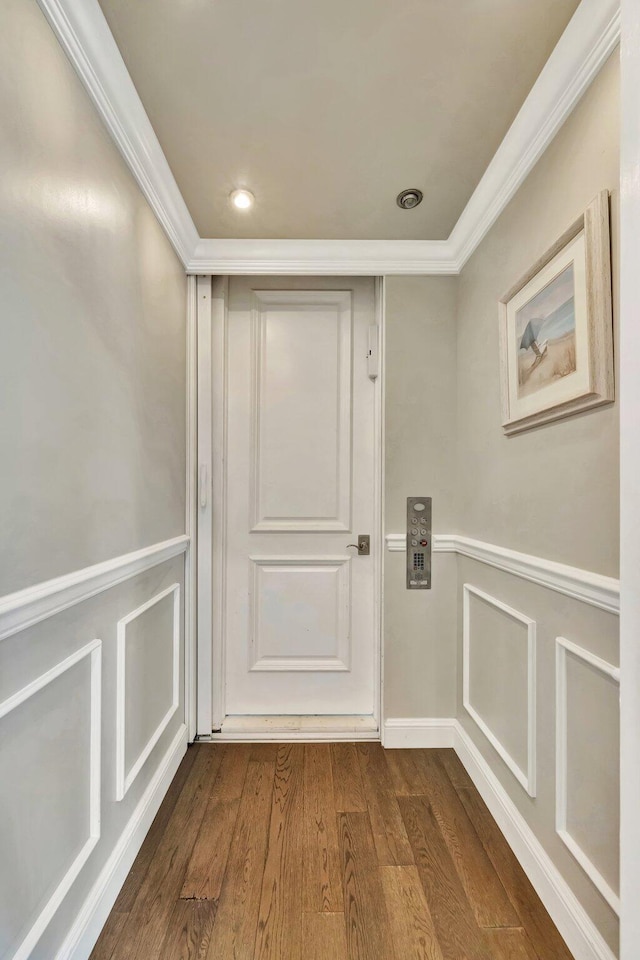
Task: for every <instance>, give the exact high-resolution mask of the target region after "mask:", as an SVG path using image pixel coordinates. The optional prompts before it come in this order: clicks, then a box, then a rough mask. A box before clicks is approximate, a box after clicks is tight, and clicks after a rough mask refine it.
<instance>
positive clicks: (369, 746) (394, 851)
mask: <svg viewBox="0 0 640 960" xmlns="http://www.w3.org/2000/svg"><path fill="white" fill-rule="evenodd" d="M358 760H359V763H360V771H361V773H362V782H363V784H364V791H365V797H366V800H367V809H368V812H369V818H370V820H371V829H372V831H373V839H374V842H375V845H376V851H377V854H378V863H379V864H380V865H381V866H391V867H394V866H410V865H411V864H412V863H413V853H412V850H411V845H410V843H409V840H408V838H407V832H406V830H405V826H404V823H403V820H402V816H401V814H400V808H399V807H398V799H397V797H396V795H395V791H394V789H393V782H392V780H391V774H390V773H389V768H388V767H387V762H386V760H385V758H384V752H383V749H382V747H381V746H380V744H379V743H362V744H359V745H358Z"/></svg>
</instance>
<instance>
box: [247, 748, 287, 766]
mask: <svg viewBox="0 0 640 960" xmlns="http://www.w3.org/2000/svg"><path fill="white" fill-rule="evenodd" d="M279 746H280V744H279V743H252V744H251V752H250V753H249V760H255V761H256V763H275V762H276V760H277V759H278V748H279Z"/></svg>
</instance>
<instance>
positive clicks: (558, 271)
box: [500, 190, 614, 435]
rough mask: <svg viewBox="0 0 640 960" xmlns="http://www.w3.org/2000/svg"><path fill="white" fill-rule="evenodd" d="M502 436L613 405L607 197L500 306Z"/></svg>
mask: <svg viewBox="0 0 640 960" xmlns="http://www.w3.org/2000/svg"><path fill="white" fill-rule="evenodd" d="M500 354H501V357H500V359H501V372H502V425H503V428H504V431H505V433H506V434H507V435H511V434H514V433H519V432H520V431H522V430H527V429H529V428H531V427H535V426H538V425H539V424H542V423H548V422H549V421H550V420H559V419H560V418H562V417H568V416H571V414H574V413H580V412H581V411H583V410H589V409H591V408H592V407H597V406H599V405H600V404H603V403H611V402H612V401H613V399H614V377H613V318H612V310H611V253H610V247H609V194H608V192H607V191H606V190H603V191H602V193H600V194H598V196H597V197H596V198H595V199H594V200H592V202H591V203H590V204H589V206H588V207H587V209H586V210H585V212H584V214H583V215H582V216H581V217H580V219H579V220H577V221H576V222H575V223H574V224H572V226H571V227H570V228H569V229H568V230H567V231H566V233H564V234H563V235H562V236H561V237H560V239H559V240H558V241H557V242H556V243H554V245H553V246H552V247H551V249H550V250H547V252H546V253H545V255H544V256H543V257H541V258H540V260H538V262H537V263H536V264H534V266H533V267H532V268H531V269H530V270H529V271H528V272H527V273H526V274H525V275H524V276H523V277H521V278H520V280H519V281H518V282H517V283H516V284H514V286H513V287H512V288H511V289H510V290H509V291H508V292H507V293H506V294H505V295H504V297H502V299H501V300H500Z"/></svg>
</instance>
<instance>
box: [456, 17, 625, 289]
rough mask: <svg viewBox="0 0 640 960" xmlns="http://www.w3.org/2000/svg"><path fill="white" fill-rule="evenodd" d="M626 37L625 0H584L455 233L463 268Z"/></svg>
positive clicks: (524, 104) (458, 261) (458, 255)
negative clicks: (622, 31)
mask: <svg viewBox="0 0 640 960" xmlns="http://www.w3.org/2000/svg"><path fill="white" fill-rule="evenodd" d="M619 40H620V0H582V2H581V3H580V4H579V5H578V8H577V9H576V11H575V13H574V15H573V17H572V18H571V20H570V21H569V24H568V26H567V28H566V30H565V31H564V33H563V34H562V36H561V37H560V39H559V40H558V43H557V44H556V46H555V49H554V50H553V52H552V54H551V56H550V57H549V59H548V60H547V62H546V64H545V66H544V67H543V69H542V72H541V73H540V76H539V77H538V79H537V80H536V82H535V83H534V85H533V87H532V88H531V90H530V92H529V95H528V96H527V98H526V100H525V102H524V103H523V105H522V107H521V108H520V110H519V112H518V114H517V115H516V118H515V120H514V121H513V123H512V124H511V127H510V128H509V130H508V132H507V134H506V136H505V138H504V140H503V141H502V143H501V144H500V146H499V147H498V149H497V151H496V153H495V155H494V157H493V159H492V160H491V162H490V164H489V166H488V167H487V169H486V171H485V173H484V175H483V177H482V178H481V180H480V182H479V183H478V186H477V187H476V189H475V190H474V192H473V194H472V196H471V199H470V200H469V202H468V203H467V205H466V207H465V208H464V210H463V212H462V214H461V216H460V218H459V219H458V222H457V223H456V225H455V227H454V228H453V230H452V232H451V235H450V237H449V243H450V244H451V246H452V248H453V255H454V258H455V261H456V265H457V268H458V271H460V270H461V269H462V267H463V266H464V265H465V263H466V262H467V260H468V259H469V257H470V256H471V254H472V253H473V252H474V250H475V249H476V248H477V247H478V245H479V244H480V242H481V241H482V239H483V238H484V237H485V236H486V234H487V233H488V231H489V230H490V229H491V227H492V225H493V224H494V223H495V221H496V220H497V218H498V217H499V216H500V214H501V213H502V211H503V210H504V208H505V207H506V206H507V204H508V203H509V201H510V200H511V198H512V197H513V196H514V194H515V193H516V191H517V189H518V187H520V186H521V184H522V183H523V182H524V180H525V178H526V177H527V175H528V174H529V173H530V171H531V170H532V169H533V168H534V166H535V165H536V163H537V162H538V160H539V159H540V157H541V156H542V154H543V153H544V151H545V150H546V149H547V147H548V146H549V144H550V143H551V141H552V140H553V138H554V137H555V135H556V133H557V132H558V130H560V128H561V127H562V125H563V124H564V122H565V121H566V119H567V118H568V116H569V115H570V114H571V112H572V110H573V109H574V107H575V106H576V104H577V103H578V102H579V100H580V99H581V97H582V96H583V94H584V93H585V91H586V90H587V89H588V88H589V86H590V85H591V83H592V81H593V80H594V79H595V77H596V76H597V74H598V73H599V71H600V70H601V69H602V67H603V66H604V64H605V63H606V61H607V60H608V58H609V57H610V56H611V54H612V53H613V51H614V49H615V48H616V46H617V44H618V43H619Z"/></svg>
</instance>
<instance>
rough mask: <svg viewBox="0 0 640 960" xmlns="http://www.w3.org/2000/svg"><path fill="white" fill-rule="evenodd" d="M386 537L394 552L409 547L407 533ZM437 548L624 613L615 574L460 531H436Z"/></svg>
mask: <svg viewBox="0 0 640 960" xmlns="http://www.w3.org/2000/svg"><path fill="white" fill-rule="evenodd" d="M385 539H386V542H387V550H389V552H391V553H400V552H404V551H405V550H406V548H407V547H406V536H405V534H403V533H388V534H387V536H386V538H385ZM433 552H434V553H457V554H459V556H461V557H469V558H470V559H471V560H478V561H479V562H480V563H486V564H487V565H488V566H490V567H496V568H497V569H498V570H504V572H505V573H511V574H513V576H515V577H520V579H522V580H529V581H530V582H531V583H537V584H538V585H539V586H541V587H547V588H548V589H549V590H555V591H556V593H562V594H564V595H565V596H567V597H573V598H574V599H575V600H581V601H582V602H583V603H589V604H591V606H593V607H598V608H599V609H600V610H606V611H607V613H614V614H616V615H618V614H619V613H620V581H619V580H616V579H614V578H613V577H605V576H602V574H600V573H592V572H591V571H589V570H581V569H580V568H579V567H571V566H569V565H568V564H566V563H557V562H556V561H555V560H545V559H544V557H535V556H533V555H532V554H528V553H519V552H518V551H517V550H509V549H508V548H507V547H499V546H497V545H496V544H494V543H485V542H484V541H482V540H472V539H471V537H463V536H459V535H458V534H446V535H443V534H435V535H434V537H433Z"/></svg>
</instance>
